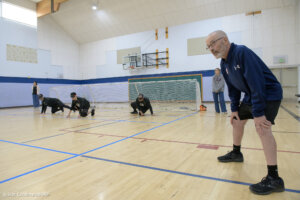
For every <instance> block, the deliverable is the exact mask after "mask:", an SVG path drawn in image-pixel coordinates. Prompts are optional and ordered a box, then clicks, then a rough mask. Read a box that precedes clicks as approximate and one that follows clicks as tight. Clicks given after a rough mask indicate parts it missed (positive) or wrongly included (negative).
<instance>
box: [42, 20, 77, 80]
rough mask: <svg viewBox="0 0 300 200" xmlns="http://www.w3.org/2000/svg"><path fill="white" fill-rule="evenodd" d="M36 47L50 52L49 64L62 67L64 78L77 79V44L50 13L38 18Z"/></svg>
mask: <svg viewBox="0 0 300 200" xmlns="http://www.w3.org/2000/svg"><path fill="white" fill-rule="evenodd" d="M37 39H38V48H39V49H44V50H48V51H50V52H51V64H52V65H56V66H62V67H63V74H64V77H63V78H65V79H79V78H80V77H79V76H78V74H79V71H78V64H79V45H78V44H77V42H75V41H74V40H73V39H72V38H71V37H70V36H69V35H68V34H67V33H66V32H65V31H64V30H63V29H62V28H61V27H60V26H59V25H57V23H55V22H54V21H53V19H52V18H51V16H50V15H47V16H44V17H41V18H39V19H38V29H37Z"/></svg>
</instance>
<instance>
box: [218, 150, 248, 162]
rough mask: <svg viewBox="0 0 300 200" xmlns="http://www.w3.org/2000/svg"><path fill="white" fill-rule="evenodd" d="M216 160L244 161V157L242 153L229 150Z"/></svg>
mask: <svg viewBox="0 0 300 200" xmlns="http://www.w3.org/2000/svg"><path fill="white" fill-rule="evenodd" d="M218 160H219V161H220V162H244V157H243V154H242V153H235V152H233V151H230V152H229V153H227V154H225V155H224V156H220V157H218Z"/></svg>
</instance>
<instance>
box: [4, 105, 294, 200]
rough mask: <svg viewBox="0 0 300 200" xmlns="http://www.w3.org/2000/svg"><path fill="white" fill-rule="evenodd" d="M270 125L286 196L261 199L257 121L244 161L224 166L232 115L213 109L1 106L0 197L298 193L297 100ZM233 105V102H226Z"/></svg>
mask: <svg viewBox="0 0 300 200" xmlns="http://www.w3.org/2000/svg"><path fill="white" fill-rule="evenodd" d="M282 105H283V107H282V108H280V111H279V114H278V117H277V120H276V125H275V126H274V127H273V131H274V135H275V138H276V141H277V144H278V162H279V163H278V164H279V174H280V176H281V177H283V178H284V180H285V184H286V189H287V191H286V192H283V193H277V194H272V195H269V196H257V195H254V194H252V193H251V192H250V191H249V188H248V186H249V184H251V183H256V182H258V181H260V179H261V178H262V177H263V176H265V175H266V173H267V171H266V163H265V159H264V154H263V151H262V149H261V148H262V146H261V143H260V140H259V138H258V136H257V134H256V132H255V128H254V124H253V120H251V121H249V122H248V124H247V126H246V130H245V135H244V139H243V144H242V147H243V149H242V151H243V153H244V158H245V162H244V163H226V164H224V163H219V162H218V161H217V156H219V155H222V154H225V153H227V152H228V151H230V150H231V148H232V147H231V146H232V136H231V131H232V128H231V125H230V122H229V117H228V116H225V115H217V114H215V113H214V112H213V110H214V109H213V105H212V104H208V111H206V112H201V113H199V112H197V113H195V112H189V111H185V112H172V111H162V112H159V111H157V110H155V108H154V112H155V115H154V116H150V115H149V114H148V115H147V116H145V117H138V116H137V115H131V114H129V111H130V109H129V108H125V109H102V110H97V111H96V115H95V116H94V117H93V118H92V117H90V116H89V117H87V118H83V119H77V114H76V115H75V114H73V115H72V117H71V119H66V118H65V116H66V112H65V114H64V115H63V114H60V113H58V114H54V115H51V114H50V109H49V108H48V111H47V114H46V115H45V116H41V115H40V114H39V110H34V109H33V108H15V109H1V110H0V124H1V131H0V144H1V145H0V156H1V158H0V160H1V165H0V199H26V200H27V199H47V200H50V199H51V200H52V199H53V200H60V199H64V200H67V199H70V200H76V199H78V200H88V199H95V200H96V199H97V200H122V199H125V200H133V199H134V200H167V199H174V200H175V199H176V200H196V199H203V200H216V199H217V200H221V199H230V200H234V199H237V200H241V199H243V200H247V199H255V200H259V199H272V200H283V199H300V167H299V166H300V123H299V120H300V119H299V117H298V118H297V116H299V115H300V112H299V110H300V109H299V107H297V105H296V103H294V104H293V103H283V104H282ZM227 108H229V105H227Z"/></svg>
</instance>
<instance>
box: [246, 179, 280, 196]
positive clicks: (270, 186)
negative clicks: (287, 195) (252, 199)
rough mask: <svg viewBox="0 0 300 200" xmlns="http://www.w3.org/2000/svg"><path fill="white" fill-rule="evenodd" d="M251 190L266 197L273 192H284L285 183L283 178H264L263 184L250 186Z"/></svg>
mask: <svg viewBox="0 0 300 200" xmlns="http://www.w3.org/2000/svg"><path fill="white" fill-rule="evenodd" d="M249 189H250V190H251V192H253V193H254V194H260V195H266V194H271V193H272V192H283V191H284V190H285V189H284V182H283V180H282V178H280V177H278V178H273V177H271V176H266V177H264V178H263V179H262V180H261V182H259V183H256V184H253V185H250V187H249Z"/></svg>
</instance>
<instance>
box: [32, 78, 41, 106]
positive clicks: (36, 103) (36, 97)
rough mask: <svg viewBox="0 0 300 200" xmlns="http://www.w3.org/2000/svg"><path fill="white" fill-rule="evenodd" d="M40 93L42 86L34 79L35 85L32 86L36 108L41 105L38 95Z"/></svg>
mask: <svg viewBox="0 0 300 200" xmlns="http://www.w3.org/2000/svg"><path fill="white" fill-rule="evenodd" d="M39 93H40V88H39V86H38V84H37V82H36V81H34V82H33V86H32V101H33V107H34V108H38V107H39V106H40V102H39V96H38V95H39Z"/></svg>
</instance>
